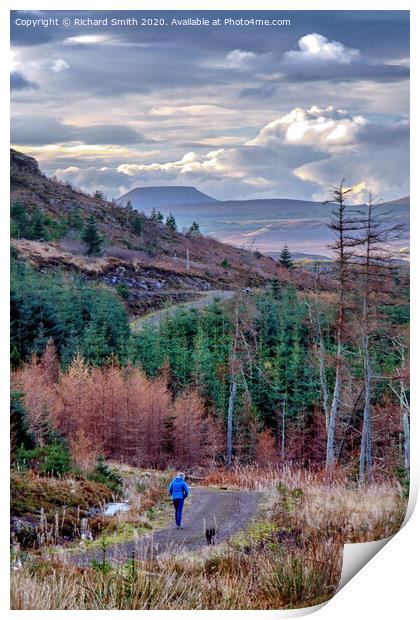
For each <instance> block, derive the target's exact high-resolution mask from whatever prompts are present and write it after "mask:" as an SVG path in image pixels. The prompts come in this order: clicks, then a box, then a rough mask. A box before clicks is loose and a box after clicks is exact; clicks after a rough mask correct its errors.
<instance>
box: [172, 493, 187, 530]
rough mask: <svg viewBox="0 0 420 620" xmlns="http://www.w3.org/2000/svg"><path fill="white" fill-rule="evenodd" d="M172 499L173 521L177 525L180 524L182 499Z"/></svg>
mask: <svg viewBox="0 0 420 620" xmlns="http://www.w3.org/2000/svg"><path fill="white" fill-rule="evenodd" d="M172 501H173V503H174V508H175V523H176V524H177V525H181V519H182V509H183V507H184V500H183V499H173V500H172Z"/></svg>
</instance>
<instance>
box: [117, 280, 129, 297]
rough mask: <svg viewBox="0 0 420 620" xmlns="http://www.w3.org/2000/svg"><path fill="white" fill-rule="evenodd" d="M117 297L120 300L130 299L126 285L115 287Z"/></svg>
mask: <svg viewBox="0 0 420 620" xmlns="http://www.w3.org/2000/svg"><path fill="white" fill-rule="evenodd" d="M116 289H117V293H118V295H119V296H120V297H121V299H128V298H129V297H130V291H129V289H128V286H127V285H126V284H118V286H117V287H116Z"/></svg>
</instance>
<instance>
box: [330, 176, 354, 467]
mask: <svg viewBox="0 0 420 620" xmlns="http://www.w3.org/2000/svg"><path fill="white" fill-rule="evenodd" d="M331 192H332V198H331V200H328V201H326V203H324V204H327V203H334V204H336V205H337V207H336V209H335V210H334V211H333V215H332V219H331V221H330V223H329V228H330V229H331V230H332V231H333V232H334V235H335V241H334V243H333V244H332V245H331V248H332V249H333V250H334V252H335V256H336V259H335V268H336V279H337V304H338V316H337V323H336V353H335V361H334V366H335V382H334V391H333V395H332V400H331V407H330V414H329V419H328V429H327V450H326V461H325V467H326V470H327V472H328V473H329V474H331V472H332V470H333V468H334V465H335V461H336V459H335V442H336V428H337V418H338V414H339V407H340V402H341V393H342V381H343V364H344V350H343V349H344V328H345V320H346V314H345V312H346V295H347V289H348V284H349V266H350V262H351V259H352V257H353V248H354V247H355V246H356V245H358V244H359V243H360V240H359V239H357V237H350V236H349V235H352V234H353V235H354V233H355V231H357V230H359V229H360V225H361V224H360V218H359V216H358V215H357V214H355V212H354V210H352V209H350V208H349V206H348V205H347V203H346V199H347V196H348V195H349V194H350V192H351V188H350V189H349V188H345V187H344V179H343V180H342V181H341V183H340V185H339V186H338V187H332V190H331Z"/></svg>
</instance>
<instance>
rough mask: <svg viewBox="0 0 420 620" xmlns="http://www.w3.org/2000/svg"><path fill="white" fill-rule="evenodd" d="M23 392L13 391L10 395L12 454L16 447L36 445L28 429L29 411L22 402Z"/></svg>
mask: <svg viewBox="0 0 420 620" xmlns="http://www.w3.org/2000/svg"><path fill="white" fill-rule="evenodd" d="M22 396H23V394H22V393H21V392H16V391H12V392H11V395H10V430H11V433H12V437H13V442H12V446H11V449H12V450H11V455H12V457H13V456H14V452H15V451H16V448H18V447H19V448H22V449H26V450H28V449H32V448H33V447H34V446H35V440H34V437H33V435H32V434H31V433H30V432H29V430H28V424H27V413H26V410H25V407H24V405H23V403H22Z"/></svg>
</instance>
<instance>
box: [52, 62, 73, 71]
mask: <svg viewBox="0 0 420 620" xmlns="http://www.w3.org/2000/svg"><path fill="white" fill-rule="evenodd" d="M66 69H70V65H69V64H68V62H66V61H65V60H63V58H57V59H56V60H54V62H53V63H52V65H51V71H53V73H61V71H65V70H66Z"/></svg>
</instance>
